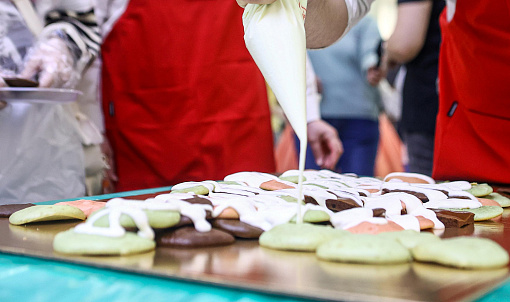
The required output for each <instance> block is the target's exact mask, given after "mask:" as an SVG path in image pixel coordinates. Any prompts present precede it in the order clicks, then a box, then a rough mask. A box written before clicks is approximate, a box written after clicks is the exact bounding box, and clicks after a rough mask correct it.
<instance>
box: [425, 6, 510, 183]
mask: <svg viewBox="0 0 510 302" xmlns="http://www.w3.org/2000/svg"><path fill="white" fill-rule="evenodd" d="M445 13H446V10H445V11H444V12H443V14H442V16H441V20H440V22H441V30H442V35H443V42H442V45H441V52H440V58H439V112H438V117H437V125H436V141H435V150H434V151H435V152H434V157H435V158H434V171H433V177H434V178H436V179H444V180H446V179H449V180H454V179H466V180H471V181H479V182H491V183H506V184H508V183H510V1H503V0H497V1H479V0H458V1H457V5H456V12H455V15H454V17H453V19H452V20H451V21H450V22H447V20H446V15H445Z"/></svg>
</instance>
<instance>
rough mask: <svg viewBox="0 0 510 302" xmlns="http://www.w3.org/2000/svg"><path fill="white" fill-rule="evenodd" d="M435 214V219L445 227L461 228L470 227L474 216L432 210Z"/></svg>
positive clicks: (460, 212) (459, 212)
mask: <svg viewBox="0 0 510 302" xmlns="http://www.w3.org/2000/svg"><path fill="white" fill-rule="evenodd" d="M432 211H434V212H435V213H436V216H437V219H439V221H441V222H442V223H443V224H444V225H445V227H447V228H448V227H454V228H461V227H464V226H466V225H472V224H473V223H474V222H475V219H474V218H475V214H474V213H472V212H468V211H449V210H446V209H432Z"/></svg>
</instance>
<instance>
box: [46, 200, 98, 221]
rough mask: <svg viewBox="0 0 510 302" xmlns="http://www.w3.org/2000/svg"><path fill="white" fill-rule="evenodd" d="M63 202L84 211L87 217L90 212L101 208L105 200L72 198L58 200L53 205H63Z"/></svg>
mask: <svg viewBox="0 0 510 302" xmlns="http://www.w3.org/2000/svg"><path fill="white" fill-rule="evenodd" d="M64 204H66V205H68V206H72V207H75V208H78V209H80V210H82V211H83V213H85V215H86V216H87V217H89V216H90V214H92V213H93V212H95V211H97V210H99V209H101V208H103V207H104V206H105V204H106V202H102V201H94V200H86V199H78V200H73V201H63V202H58V203H56V204H55V205H64Z"/></svg>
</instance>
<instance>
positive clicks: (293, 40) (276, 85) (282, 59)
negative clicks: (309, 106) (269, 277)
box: [243, 0, 307, 221]
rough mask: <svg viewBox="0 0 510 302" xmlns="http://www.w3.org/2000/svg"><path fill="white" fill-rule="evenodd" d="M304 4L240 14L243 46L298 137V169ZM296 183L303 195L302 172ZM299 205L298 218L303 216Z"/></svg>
mask: <svg viewBox="0 0 510 302" xmlns="http://www.w3.org/2000/svg"><path fill="white" fill-rule="evenodd" d="M306 6H307V0H278V1H276V2H274V3H272V4H265V5H259V4H248V5H247V6H246V7H245V10H244V14H243V25H244V40H245V43H246V47H247V48H248V51H249V52H250V54H251V56H252V57H253V59H254V60H255V63H256V64H257V66H258V67H259V69H260V71H261V72H262V75H263V76H264V78H265V79H266V81H267V83H268V84H269V86H270V87H271V89H272V90H273V92H274V94H275V96H276V98H277V99H278V102H279V103H280V106H281V107H282V109H283V111H284V112H285V115H286V117H287V119H288V120H289V122H290V124H291V126H292V128H293V129H294V131H295V132H296V135H297V136H298V138H299V140H300V156H299V169H300V171H303V169H304V164H305V155H306V144H307V132H306V131H307V129H306V126H307V123H306V75H305V70H306V36H305V27H304V23H305V20H304V19H305V16H306ZM298 187H299V196H302V173H301V175H300V178H299V185H298ZM299 209H300V207H298V215H297V216H298V221H300V219H301V218H302V217H301V213H300V210H299Z"/></svg>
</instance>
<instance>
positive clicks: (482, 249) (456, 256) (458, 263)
mask: <svg viewBox="0 0 510 302" xmlns="http://www.w3.org/2000/svg"><path fill="white" fill-rule="evenodd" d="M411 251H412V254H413V257H414V258H415V259H416V260H418V261H425V262H435V263H439V264H442V265H446V266H453V267H458V268H465V269H489V268H498V267H503V266H506V265H507V264H508V260H509V258H508V252H507V251H505V249H503V248H502V247H501V246H499V244H497V243H496V242H494V241H492V240H490V239H485V238H476V237H456V238H449V239H443V240H440V241H432V242H426V243H422V244H419V245H417V246H416V247H414V248H413V249H412V250H411Z"/></svg>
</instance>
